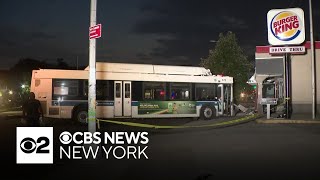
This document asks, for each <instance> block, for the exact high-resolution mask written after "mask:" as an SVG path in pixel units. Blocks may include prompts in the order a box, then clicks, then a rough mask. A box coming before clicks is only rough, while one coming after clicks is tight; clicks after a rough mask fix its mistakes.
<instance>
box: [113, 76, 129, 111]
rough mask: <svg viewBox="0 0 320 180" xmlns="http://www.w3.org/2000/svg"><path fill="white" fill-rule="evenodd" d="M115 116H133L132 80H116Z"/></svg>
mask: <svg viewBox="0 0 320 180" xmlns="http://www.w3.org/2000/svg"><path fill="white" fill-rule="evenodd" d="M114 116H116V117H121V116H125V117H128V116H131V81H114Z"/></svg>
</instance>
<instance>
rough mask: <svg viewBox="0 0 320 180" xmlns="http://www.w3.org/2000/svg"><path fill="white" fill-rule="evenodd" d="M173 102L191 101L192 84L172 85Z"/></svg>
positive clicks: (171, 96)
mask: <svg viewBox="0 0 320 180" xmlns="http://www.w3.org/2000/svg"><path fill="white" fill-rule="evenodd" d="M170 92H171V95H170V99H171V100H191V94H192V93H191V83H170Z"/></svg>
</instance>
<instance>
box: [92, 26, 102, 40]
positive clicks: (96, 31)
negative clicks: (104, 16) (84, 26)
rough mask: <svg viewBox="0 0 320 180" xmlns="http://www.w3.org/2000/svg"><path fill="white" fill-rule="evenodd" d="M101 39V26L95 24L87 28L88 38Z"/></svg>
mask: <svg viewBox="0 0 320 180" xmlns="http://www.w3.org/2000/svg"><path fill="white" fill-rule="evenodd" d="M99 37H101V24H97V25H95V26H92V27H90V28H89V38H90V39H97V38H99Z"/></svg>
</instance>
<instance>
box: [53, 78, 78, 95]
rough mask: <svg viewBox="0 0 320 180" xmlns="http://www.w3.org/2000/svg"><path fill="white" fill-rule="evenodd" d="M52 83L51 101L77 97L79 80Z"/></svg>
mask: <svg viewBox="0 0 320 180" xmlns="http://www.w3.org/2000/svg"><path fill="white" fill-rule="evenodd" d="M52 81H53V82H52V86H53V88H52V89H53V93H52V95H53V99H58V98H59V97H60V96H78V95H79V80H71V79H53V80H52Z"/></svg>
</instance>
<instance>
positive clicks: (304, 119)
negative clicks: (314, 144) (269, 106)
mask: <svg viewBox="0 0 320 180" xmlns="http://www.w3.org/2000/svg"><path fill="white" fill-rule="evenodd" d="M256 122H257V123H263V124H320V117H319V115H318V116H316V118H315V119H313V118H312V114H292V116H291V117H290V119H285V118H275V117H270V119H267V117H266V116H263V117H262V118H259V119H257V120H256Z"/></svg>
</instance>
